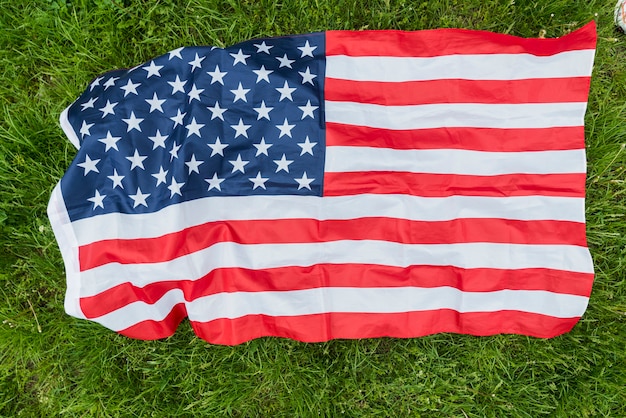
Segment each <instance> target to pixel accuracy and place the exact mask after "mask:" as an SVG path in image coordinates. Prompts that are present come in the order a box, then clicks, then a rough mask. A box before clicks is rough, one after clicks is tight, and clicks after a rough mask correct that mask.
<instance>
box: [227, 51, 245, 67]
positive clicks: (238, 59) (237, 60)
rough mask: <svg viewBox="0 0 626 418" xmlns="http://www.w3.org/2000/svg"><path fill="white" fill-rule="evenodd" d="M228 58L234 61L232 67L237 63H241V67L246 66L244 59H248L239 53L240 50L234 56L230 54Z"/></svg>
mask: <svg viewBox="0 0 626 418" xmlns="http://www.w3.org/2000/svg"><path fill="white" fill-rule="evenodd" d="M230 56H231V57H233V58H234V59H235V62H233V67H234V66H235V65H237V64H238V63H242V64H243V65H248V63H247V62H246V59H248V58H250V55H246V54H244V53H243V52H242V51H241V49H240V50H239V52H237V53H236V54H230Z"/></svg>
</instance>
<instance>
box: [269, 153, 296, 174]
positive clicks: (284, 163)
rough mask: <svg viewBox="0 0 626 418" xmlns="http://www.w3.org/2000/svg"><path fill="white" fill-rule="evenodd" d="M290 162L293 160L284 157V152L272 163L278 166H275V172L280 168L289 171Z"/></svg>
mask: <svg viewBox="0 0 626 418" xmlns="http://www.w3.org/2000/svg"><path fill="white" fill-rule="evenodd" d="M291 163H293V160H288V159H286V158H285V154H283V156H282V158H281V159H280V160H274V164H276V165H277V166H278V167H276V172H277V173H278V172H279V171H280V170H284V171H285V172H287V173H289V164H291Z"/></svg>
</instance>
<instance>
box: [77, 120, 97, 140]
mask: <svg viewBox="0 0 626 418" xmlns="http://www.w3.org/2000/svg"><path fill="white" fill-rule="evenodd" d="M93 125H94V124H93V123H87V122H85V121H83V124H82V126H81V127H80V134H81V135H82V136H83V137H85V135H91V133H90V132H89V129H90V128H91V127H92V126H93Z"/></svg>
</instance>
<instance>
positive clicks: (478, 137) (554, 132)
mask: <svg viewBox="0 0 626 418" xmlns="http://www.w3.org/2000/svg"><path fill="white" fill-rule="evenodd" d="M326 145H327V146H355V147H358V146H362V147H375V148H393V149H407V150H408V149H467V150H475V151H491V152H523V151H559V150H574V149H584V148H585V129H584V128H583V127H582V126H572V127H558V128H535V129H497V128H434V129H412V130H391V129H382V128H370V127H367V126H356V125H345V124H340V123H330V122H327V123H326Z"/></svg>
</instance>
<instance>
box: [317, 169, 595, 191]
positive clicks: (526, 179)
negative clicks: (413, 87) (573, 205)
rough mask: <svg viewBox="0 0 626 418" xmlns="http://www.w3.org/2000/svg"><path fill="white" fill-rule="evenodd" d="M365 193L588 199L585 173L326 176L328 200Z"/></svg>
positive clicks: (345, 174) (378, 173) (386, 173)
mask: <svg viewBox="0 0 626 418" xmlns="http://www.w3.org/2000/svg"><path fill="white" fill-rule="evenodd" d="M364 193H374V194H407V195H413V196H423V197H448V196H486V197H487V196H489V197H502V196H562V197H585V173H576V174H504V175H496V176H470V175H460V174H421V173H406V172H397V171H393V172H387V171H376V172H369V171H368V172H350V173H329V172H327V173H325V174H324V195H325V196H344V195H350V194H353V195H354V194H364Z"/></svg>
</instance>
